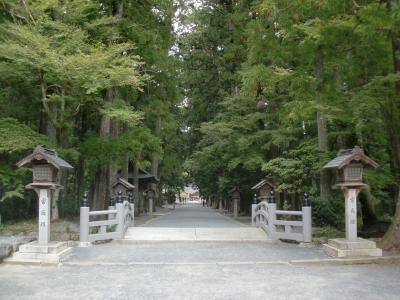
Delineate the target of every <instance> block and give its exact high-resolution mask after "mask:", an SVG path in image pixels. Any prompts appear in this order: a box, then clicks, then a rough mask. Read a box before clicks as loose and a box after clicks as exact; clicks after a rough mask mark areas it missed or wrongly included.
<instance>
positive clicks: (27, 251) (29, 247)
mask: <svg viewBox="0 0 400 300" xmlns="http://www.w3.org/2000/svg"><path fill="white" fill-rule="evenodd" d="M17 166H18V167H24V166H30V167H31V168H32V173H33V182H32V183H30V184H28V185H27V186H26V188H27V189H33V190H34V191H35V192H36V194H37V195H38V201H39V205H38V206H39V209H38V220H39V221H38V240H37V241H34V242H32V243H28V244H24V245H21V246H20V248H19V251H18V252H16V253H15V254H14V255H13V257H11V258H10V259H9V260H10V261H25V260H29V261H32V262H58V261H59V260H60V259H61V258H62V256H63V255H65V254H66V253H67V252H68V250H69V249H70V248H69V247H68V246H67V244H66V243H65V242H50V213H51V209H50V207H51V198H52V195H53V194H54V191H56V190H58V189H62V188H63V187H62V186H61V185H60V184H58V182H57V175H58V173H59V171H60V169H61V168H65V169H72V166H71V165H70V164H69V163H67V162H66V161H65V160H63V159H62V158H60V157H59V156H58V154H57V152H56V151H54V150H50V149H46V148H44V147H43V146H37V147H36V148H35V149H34V150H33V152H32V153H31V154H30V155H28V156H27V157H25V158H23V159H22V160H20V161H19V162H18V163H17Z"/></svg>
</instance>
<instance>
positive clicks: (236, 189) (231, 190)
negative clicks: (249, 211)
mask: <svg viewBox="0 0 400 300" xmlns="http://www.w3.org/2000/svg"><path fill="white" fill-rule="evenodd" d="M234 192H239V193H240V190H239V188H238V187H237V186H235V187H234V188H233V189H230V190H229V191H228V194H233V193H234Z"/></svg>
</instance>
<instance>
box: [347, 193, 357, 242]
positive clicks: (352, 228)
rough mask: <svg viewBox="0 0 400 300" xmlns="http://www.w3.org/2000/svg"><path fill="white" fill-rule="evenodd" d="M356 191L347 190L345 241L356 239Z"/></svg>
mask: <svg viewBox="0 0 400 300" xmlns="http://www.w3.org/2000/svg"><path fill="white" fill-rule="evenodd" d="M357 194H358V191H357V189H348V190H347V191H346V193H345V197H346V239H348V240H355V239H357Z"/></svg>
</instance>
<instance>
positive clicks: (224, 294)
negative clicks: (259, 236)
mask: <svg viewBox="0 0 400 300" xmlns="http://www.w3.org/2000/svg"><path fill="white" fill-rule="evenodd" d="M142 226H143V227H139V228H143V229H154V230H157V228H158V229H162V228H163V229H169V228H171V227H174V228H177V229H179V230H182V229H193V228H194V229H208V230H214V229H215V230H223V229H224V228H226V230H228V229H229V230H241V229H250V228H249V227H248V226H246V225H243V224H240V223H238V222H236V221H234V220H232V219H229V218H227V217H224V216H221V215H219V214H218V213H217V212H216V211H214V210H211V209H209V208H202V207H201V206H195V205H188V206H184V207H180V208H177V209H176V210H175V211H172V212H171V213H167V214H165V215H163V216H160V217H158V218H156V219H154V220H152V221H151V222H147V223H144V224H142ZM325 258H327V257H326V255H325V254H324V253H323V252H322V251H321V250H320V249H319V248H302V247H299V246H298V245H297V244H287V243H282V242H278V243H272V242H271V241H268V240H267V241H251V242H248V241H246V242H243V241H230V242H227V241H196V242H189V241H180V242H178V241H162V242H151V241H148V242H134V243H131V241H120V242H116V241H115V242H112V243H107V244H101V245H95V246H92V247H88V248H75V249H74V251H73V254H72V255H71V256H70V257H69V258H68V259H67V260H65V261H64V262H63V263H62V264H60V265H59V266H47V267H44V266H42V267H41V266H20V265H5V264H2V265H0V299H24V300H25V299H29V300H39V299H40V300H42V299H46V300H47V299H118V300H120V299H174V300H179V299H318V300H319V299H322V300H324V299H332V300H334V299H335V300H336V299H362V300H369V299H371V300H372V299H385V300H386V299H389V300H392V299H393V300H398V299H399V295H400V285H399V284H398V279H399V278H400V266H399V265H372V264H371V265H353V266H338V265H336V266H329V265H311V264H309V265H307V264H305V265H296V264H293V263H291V260H310V259H314V260H315V259H325Z"/></svg>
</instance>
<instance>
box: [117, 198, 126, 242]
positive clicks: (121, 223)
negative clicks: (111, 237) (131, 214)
mask: <svg viewBox="0 0 400 300" xmlns="http://www.w3.org/2000/svg"><path fill="white" fill-rule="evenodd" d="M115 206H116V209H117V221H118V224H117V232H118V233H119V238H120V239H122V238H124V203H123V202H122V192H121V191H119V192H118V196H117V204H116V205H115Z"/></svg>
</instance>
